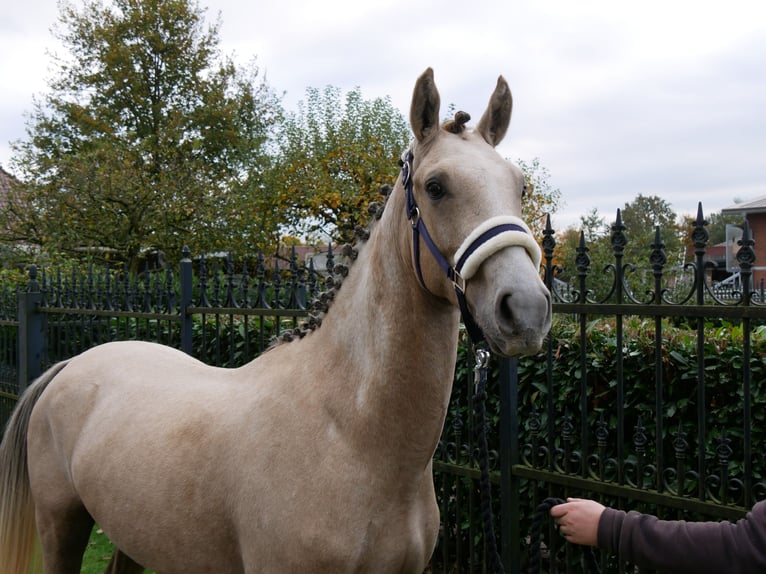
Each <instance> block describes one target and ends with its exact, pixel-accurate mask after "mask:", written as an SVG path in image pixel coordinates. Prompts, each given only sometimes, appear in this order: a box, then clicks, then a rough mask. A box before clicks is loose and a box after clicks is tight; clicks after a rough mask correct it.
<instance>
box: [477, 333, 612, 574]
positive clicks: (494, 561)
mask: <svg viewBox="0 0 766 574" xmlns="http://www.w3.org/2000/svg"><path fill="white" fill-rule="evenodd" d="M474 354H475V355H476V364H475V365H474V369H473V372H474V394H473V408H474V415H475V417H476V430H475V432H476V442H477V443H478V446H479V471H480V478H479V488H480V492H481V516H482V526H483V529H484V543H485V545H486V553H487V557H488V558H489V560H490V561H491V566H492V570H493V571H494V572H495V574H505V568H504V567H503V561H502V558H501V557H500V552H499V551H498V549H497V538H496V537H495V526H494V522H495V518H494V513H493V512H492V482H491V480H490V475H489V446H488V444H487V409H486V406H485V403H486V400H487V369H488V368H489V359H490V353H489V351H488V350H487V349H486V348H484V345H483V344H476V345H475V347H474ZM563 503H564V501H563V500H562V499H560V498H553V497H551V498H546V499H545V500H544V501H543V502H542V503H541V504H539V505H538V506H537V508H536V509H535V513H534V516H533V517H532V526H531V528H530V530H529V535H530V543H529V570H528V572H529V574H540V562H541V551H540V545H541V541H540V532H541V530H542V524H543V519H544V518H545V517H546V516H548V515H550V510H551V508H553V507H554V506H556V505H558V504H563ZM583 556H584V560H585V568H586V572H588V573H589V574H600V572H601V570H600V568H599V566H598V562H597V561H596V556H595V554H594V553H593V549H592V548H590V547H585V548H584V550H583Z"/></svg>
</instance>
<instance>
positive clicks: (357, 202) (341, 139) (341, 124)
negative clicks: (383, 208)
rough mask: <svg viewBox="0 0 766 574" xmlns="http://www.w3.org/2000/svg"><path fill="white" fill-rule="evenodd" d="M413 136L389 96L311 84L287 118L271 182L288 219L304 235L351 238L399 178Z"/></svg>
mask: <svg viewBox="0 0 766 574" xmlns="http://www.w3.org/2000/svg"><path fill="white" fill-rule="evenodd" d="M409 135H410V132H409V126H408V124H407V122H406V120H405V119H404V117H403V116H402V114H401V112H399V111H398V110H397V109H396V108H394V107H393V105H392V104H391V101H390V99H388V98H376V99H373V100H365V99H364V98H363V97H362V93H361V91H360V89H359V88H356V89H354V90H351V91H350V92H348V93H347V94H346V95H345V97H343V96H342V94H341V91H340V89H339V88H336V87H332V86H327V87H325V88H324V90H321V91H320V90H318V89H316V88H309V89H308V90H307V91H306V100H305V101H303V102H301V103H300V104H299V107H298V111H297V112H296V113H292V114H288V115H287V117H286V119H285V122H284V125H283V129H282V131H281V137H280V142H279V143H280V145H279V152H278V159H277V160H276V162H275V165H277V166H278V169H277V170H276V171H275V173H274V175H273V178H272V180H271V181H272V188H273V190H274V194H275V196H276V204H277V205H278V209H279V212H280V213H281V215H282V221H283V223H284V224H285V225H286V226H287V227H289V228H291V229H292V230H294V231H295V232H296V233H298V234H302V235H306V234H308V235H314V236H317V235H319V236H322V235H323V236H324V239H325V240H326V239H327V238H328V236H329V237H332V238H334V239H336V240H338V241H350V240H351V239H352V238H353V232H354V228H355V226H357V225H365V224H366V223H367V221H368V219H369V215H368V214H367V207H368V205H369V204H370V203H371V202H372V201H375V200H379V199H380V190H381V187H382V186H383V185H393V183H394V181H395V180H396V177H397V174H398V169H399V168H398V165H397V160H398V158H399V156H400V155H401V153H402V151H403V150H404V149H405V147H406V146H407V143H408V141H409Z"/></svg>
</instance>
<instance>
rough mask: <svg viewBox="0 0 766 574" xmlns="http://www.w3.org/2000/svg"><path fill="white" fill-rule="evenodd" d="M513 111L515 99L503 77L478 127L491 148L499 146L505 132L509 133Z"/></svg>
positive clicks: (498, 81) (477, 129)
mask: <svg viewBox="0 0 766 574" xmlns="http://www.w3.org/2000/svg"><path fill="white" fill-rule="evenodd" d="M512 109H513V97H512V96H511V89H510V88H509V87H508V82H506V81H505V78H503V76H500V77H499V78H498V79H497V86H495V91H494V92H493V93H492V97H491V98H490V99H489V105H488V106H487V110H486V111H485V112H484V115H483V116H481V119H480V120H479V125H477V126H476V131H478V132H479V133H480V134H481V135H482V137H483V138H484V139H485V140H486V141H487V143H488V144H490V145H491V146H493V147H494V146H496V145H497V144H499V143H500V142H501V141H502V139H503V137H505V132H507V131H508V125H509V124H510V123H511V110H512Z"/></svg>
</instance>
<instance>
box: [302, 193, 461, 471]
mask: <svg viewBox="0 0 766 574" xmlns="http://www.w3.org/2000/svg"><path fill="white" fill-rule="evenodd" d="M392 193H393V194H395V195H394V196H392V197H391V198H390V199H389V202H388V205H387V207H386V210H385V212H384V214H383V218H382V219H381V221H379V222H377V223H376V225H375V228H374V229H373V230H372V232H371V235H370V239H369V240H368V241H367V243H366V244H365V245H364V246H363V247H362V248H361V249H360V250H359V257H358V259H357V261H356V262H354V264H353V265H352V267H351V272H350V273H349V275H348V277H347V278H346V279H345V281H344V283H343V286H342V288H341V289H340V291H339V292H338V295H337V297H336V300H335V302H334V303H333V306H332V308H331V309H330V312H329V313H328V315H327V317H325V319H324V321H323V324H322V327H321V328H320V329H318V330H317V332H316V335H318V336H319V337H318V340H323V342H328V341H329V342H330V345H329V347H326V348H325V353H327V354H326V355H325V356H327V357H329V359H330V360H331V361H333V362H334V363H335V367H334V368H335V369H338V370H337V371H336V372H337V373H339V374H340V373H342V375H343V376H340V377H333V382H332V383H330V384H331V385H335V388H332V389H329V392H328V395H327V396H328V397H329V398H330V399H331V400H332V401H334V402H335V407H336V408H338V409H339V410H341V411H344V412H345V414H344V416H345V417H346V419H345V420H346V421H348V422H349V424H352V425H356V426H357V427H358V428H356V429H355V431H354V432H357V433H361V435H360V436H362V435H364V436H365V437H377V440H378V441H379V442H380V443H381V447H380V448H381V449H383V448H384V446H383V445H385V446H388V447H390V448H392V449H396V450H399V451H400V452H399V453H398V454H397V453H392V454H393V455H394V456H397V460H398V461H400V460H402V459H401V458H400V457H403V456H405V455H404V454H403V453H402V452H401V446H402V445H406V446H407V451H408V452H409V453H410V454H412V455H413V456H414V457H415V459H416V460H417V461H419V463H418V464H420V463H422V464H427V462H428V461H429V460H430V459H431V457H432V455H433V451H434V449H435V447H436V444H437V442H438V440H439V436H440V434H441V429H442V426H443V424H444V417H445V413H446V409H447V406H448V403H449V396H450V393H451V389H452V380H453V377H454V369H455V357H456V351H457V333H458V321H459V315H458V312H457V310H456V308H455V307H454V305H452V304H451V303H449V302H447V301H445V300H440V299H437V298H436V297H434V296H433V295H431V294H430V293H428V292H427V291H425V290H424V289H423V287H422V286H421V285H420V283H419V282H418V279H417V276H416V274H415V271H414V268H413V264H412V253H411V245H412V244H411V240H410V236H411V227H410V224H409V222H408V221H407V219H406V217H405V209H404V201H403V190H402V189H401V186H400V185H397V186H396V188H395V189H394V191H393V192H392ZM422 255H423V256H424V257H430V254H427V253H424V254H422ZM349 411H351V412H349ZM378 454H380V453H378Z"/></svg>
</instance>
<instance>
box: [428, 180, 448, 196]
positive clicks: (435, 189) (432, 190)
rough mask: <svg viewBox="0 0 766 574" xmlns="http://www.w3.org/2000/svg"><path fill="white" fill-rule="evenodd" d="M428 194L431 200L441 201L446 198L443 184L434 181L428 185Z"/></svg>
mask: <svg viewBox="0 0 766 574" xmlns="http://www.w3.org/2000/svg"><path fill="white" fill-rule="evenodd" d="M426 192H428V195H429V196H430V197H431V199H439V198H441V197H443V196H444V190H443V189H442V186H441V184H440V183H439V182H438V181H436V180H433V179H432V180H431V181H429V182H427V183H426Z"/></svg>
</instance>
